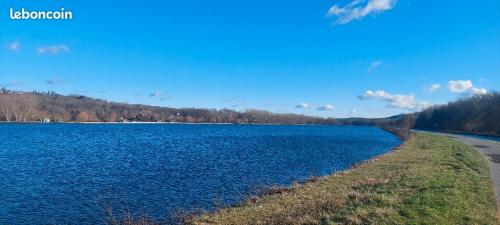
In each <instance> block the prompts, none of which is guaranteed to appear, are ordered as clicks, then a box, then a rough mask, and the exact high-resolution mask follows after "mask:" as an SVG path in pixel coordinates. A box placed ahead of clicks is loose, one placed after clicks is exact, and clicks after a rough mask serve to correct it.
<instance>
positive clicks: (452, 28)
mask: <svg viewBox="0 0 500 225" xmlns="http://www.w3.org/2000/svg"><path fill="white" fill-rule="evenodd" d="M61 7H64V8H65V9H66V10H71V11H72V12H73V19H72V20H67V21H60V20H59V21H56V20H53V21H47V20H10V18H9V10H10V8H13V9H14V10H20V8H26V9H28V10H33V11H35V10H37V11H38V10H53V11H56V10H59V9H60V8H61ZM0 28H1V29H0V47H1V48H0V86H6V87H7V88H10V89H16V90H26V91H30V90H39V91H49V90H50V91H56V92H59V93H62V94H83V95H87V96H92V97H97V98H103V99H106V100H111V101H117V102H128V103H143V104H150V105H158V106H170V107H198V108H231V109H236V110H245V109H249V108H254V109H264V110H270V111H273V112H279V113H283V112H292V113H301V114H308V115H317V116H324V117H381V116H390V115H394V114H398V113H402V112H410V111H415V110H419V109H421V108H424V107H426V106H428V105H430V104H440V103H446V102H448V101H451V100H454V99H456V98H458V97H461V96H464V95H471V94H480V93H484V92H485V91H491V90H499V89H500V3H498V1H496V0H482V1H474V2H472V1H421V0H398V1H395V0H364V1H363V0H357V1H339V0H316V1H281V0H280V1H272V0H255V1H250V2H249V1H245V2H242V1H227V0H226V1H222V0H213V1H201V0H197V1H195V0H184V1H162V2H160V1H152V0H145V1H129V0H123V1H102V0H101V1H96V0H85V1H83V0H71V1H69V0H67V1H64V0H58V1H56V0H46V1H35V0H6V1H2V2H0Z"/></svg>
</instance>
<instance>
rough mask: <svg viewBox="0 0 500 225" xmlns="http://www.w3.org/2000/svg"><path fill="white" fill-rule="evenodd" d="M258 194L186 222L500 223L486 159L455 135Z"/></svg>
mask: <svg viewBox="0 0 500 225" xmlns="http://www.w3.org/2000/svg"><path fill="white" fill-rule="evenodd" d="M272 192H273V193H274V194H269V195H263V196H259V197H253V198H250V199H248V200H247V201H246V202H244V203H242V204H241V205H239V206H235V207H231V208H225V209H221V210H219V211H218V212H215V213H207V214H203V215H197V216H195V217H191V218H188V219H186V224H249V225H250V224H279V225H286V224H441V225H445V224H453V225H455V224H496V223H497V222H498V220H497V219H496V217H495V215H496V203H495V200H494V195H493V189H492V184H491V180H490V178H489V169H488V165H487V162H486V161H485V160H484V159H483V158H482V157H481V155H480V154H479V153H478V152H476V151H475V150H474V149H472V148H471V147H469V146H467V145H464V144H462V143H459V142H457V141H455V140H452V139H449V138H445V137H440V136H435V135H430V134H413V135H412V136H411V138H410V140H409V141H407V142H406V143H405V144H404V145H402V146H401V147H400V148H399V149H397V150H395V151H393V152H391V153H389V154H387V155H385V156H381V157H379V158H377V159H374V160H371V161H369V162H367V163H364V164H362V165H360V166H358V167H356V168H353V169H351V170H349V171H346V172H339V173H336V174H333V175H330V176H326V177H322V178H319V179H316V180H314V181H313V182H309V183H306V184H302V185H298V184H296V185H294V186H292V187H290V188H286V189H282V190H280V191H276V190H275V191H272Z"/></svg>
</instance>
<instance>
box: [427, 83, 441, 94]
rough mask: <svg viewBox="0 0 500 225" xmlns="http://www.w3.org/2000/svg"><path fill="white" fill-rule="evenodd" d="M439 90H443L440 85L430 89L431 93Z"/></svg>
mask: <svg viewBox="0 0 500 225" xmlns="http://www.w3.org/2000/svg"><path fill="white" fill-rule="evenodd" d="M439 89H441V85H440V84H433V85H431V86H430V87H429V89H428V90H429V92H430V93H434V92H436V91H438V90H439Z"/></svg>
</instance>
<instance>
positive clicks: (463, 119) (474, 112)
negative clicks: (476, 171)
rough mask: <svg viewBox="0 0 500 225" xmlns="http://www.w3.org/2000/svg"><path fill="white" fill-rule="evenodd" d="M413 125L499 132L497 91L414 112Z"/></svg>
mask: <svg viewBox="0 0 500 225" xmlns="http://www.w3.org/2000/svg"><path fill="white" fill-rule="evenodd" d="M413 127H414V128H415V129H425V130H436V131H445V132H465V133H474V134H488V135H495V136H500V93H499V92H493V93H489V94H485V95H475V96H472V97H468V98H462V99H460V100H458V101H455V102H450V103H448V104H446V105H440V106H435V107H431V108H429V109H427V110H424V111H423V112H420V113H416V114H415V121H414V123H413Z"/></svg>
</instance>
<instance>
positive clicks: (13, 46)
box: [7, 42, 21, 51]
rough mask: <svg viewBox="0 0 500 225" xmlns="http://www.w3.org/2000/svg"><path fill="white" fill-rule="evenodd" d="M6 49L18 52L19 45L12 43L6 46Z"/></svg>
mask: <svg viewBox="0 0 500 225" xmlns="http://www.w3.org/2000/svg"><path fill="white" fill-rule="evenodd" d="M7 48H8V49H9V50H11V51H19V50H21V43H19V42H12V43H10V44H8V45H7Z"/></svg>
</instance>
